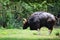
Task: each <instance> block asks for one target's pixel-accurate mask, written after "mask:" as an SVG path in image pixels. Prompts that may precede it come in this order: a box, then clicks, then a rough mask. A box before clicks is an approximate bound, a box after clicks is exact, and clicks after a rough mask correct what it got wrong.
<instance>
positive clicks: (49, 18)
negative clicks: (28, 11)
mask: <svg viewBox="0 0 60 40" xmlns="http://www.w3.org/2000/svg"><path fill="white" fill-rule="evenodd" d="M55 22H56V19H55V16H54V15H53V14H51V13H48V12H34V13H33V14H32V15H31V16H30V17H29V18H28V19H27V20H26V19H25V23H24V25H23V29H26V28H27V27H30V30H40V28H41V27H47V28H48V29H49V32H50V33H51V32H52V30H53V26H54V25H55ZM50 33H49V34H50Z"/></svg>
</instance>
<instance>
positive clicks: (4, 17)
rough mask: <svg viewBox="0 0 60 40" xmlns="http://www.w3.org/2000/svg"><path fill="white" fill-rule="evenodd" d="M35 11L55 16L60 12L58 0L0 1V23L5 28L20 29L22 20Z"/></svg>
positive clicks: (59, 1) (59, 0)
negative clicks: (5, 25) (3, 24)
mask: <svg viewBox="0 0 60 40" xmlns="http://www.w3.org/2000/svg"><path fill="white" fill-rule="evenodd" d="M36 11H46V12H50V13H52V14H54V15H57V14H58V13H59V12H60V0H58V1H57V0H0V22H1V23H2V22H5V24H7V27H6V28H19V29H21V27H22V26H23V23H22V21H23V18H28V17H29V16H30V15H31V14H32V13H33V12H36Z"/></svg>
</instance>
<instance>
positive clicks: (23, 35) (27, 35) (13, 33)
mask: <svg viewBox="0 0 60 40" xmlns="http://www.w3.org/2000/svg"><path fill="white" fill-rule="evenodd" d="M57 32H60V28H54V29H53V31H52V33H51V35H47V34H48V29H47V28H42V29H41V30H40V35H36V34H38V32H37V31H31V30H28V29H26V30H22V29H21V30H20V29H0V40H60V36H56V35H55V34H56V33H57Z"/></svg>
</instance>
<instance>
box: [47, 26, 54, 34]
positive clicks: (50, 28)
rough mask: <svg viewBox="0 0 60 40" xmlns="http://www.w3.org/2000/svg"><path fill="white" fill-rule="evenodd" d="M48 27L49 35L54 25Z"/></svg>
mask: <svg viewBox="0 0 60 40" xmlns="http://www.w3.org/2000/svg"><path fill="white" fill-rule="evenodd" d="M48 29H49V35H50V34H51V33H52V30H53V27H52V26H51V27H49V28H48Z"/></svg>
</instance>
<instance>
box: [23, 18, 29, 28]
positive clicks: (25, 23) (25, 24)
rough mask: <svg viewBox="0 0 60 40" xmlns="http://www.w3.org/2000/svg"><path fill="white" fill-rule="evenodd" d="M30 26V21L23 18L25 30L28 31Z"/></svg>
mask: <svg viewBox="0 0 60 40" xmlns="http://www.w3.org/2000/svg"><path fill="white" fill-rule="evenodd" d="M28 26H29V23H28V20H27V19H25V18H23V29H27V28H28Z"/></svg>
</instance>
